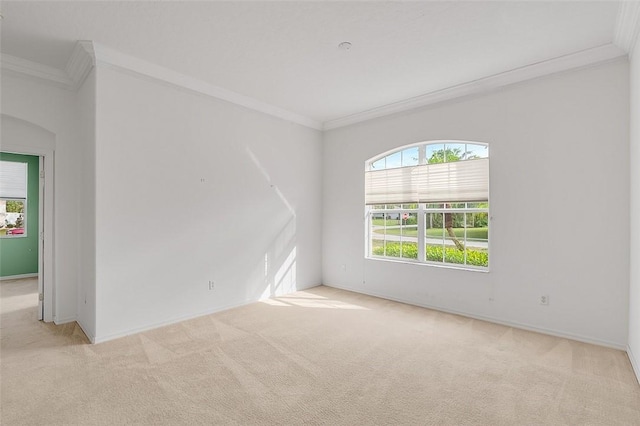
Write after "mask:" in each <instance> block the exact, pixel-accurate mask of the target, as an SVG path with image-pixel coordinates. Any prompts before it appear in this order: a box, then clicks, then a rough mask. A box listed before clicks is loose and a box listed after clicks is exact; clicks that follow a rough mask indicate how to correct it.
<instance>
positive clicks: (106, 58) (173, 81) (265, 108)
mask: <svg viewBox="0 0 640 426" xmlns="http://www.w3.org/2000/svg"><path fill="white" fill-rule="evenodd" d="M93 48H94V52H95V60H96V64H97V65H98V66H100V65H107V66H111V67H115V68H118V69H121V70H124V71H127V72H132V73H134V74H136V75H138V76H141V77H143V78H148V79H151V80H155V81H160V82H162V83H165V84H169V85H171V86H174V87H177V88H180V89H185V90H188V91H191V92H196V93H200V94H203V95H206V96H211V97H213V98H216V99H221V100H223V101H226V102H230V103H232V104H235V105H239V106H242V107H244V108H247V109H251V110H254V111H258V112H261V113H264V114H267V115H271V116H273V117H277V118H280V119H283V120H286V121H290V122H293V123H296V124H300V125H302V126H305V127H309V128H312V129H316V130H322V123H320V122H319V121H316V120H313V119H311V118H309V117H305V116H303V115H299V114H296V113H293V112H291V111H287V110H285V109H282V108H278V107H276V106H273V105H270V104H268V103H266V102H262V101H259V100H257V99H254V98H252V97H249V96H245V95H241V94H239V93H236V92H233V91H231V90H227V89H224V88H222V87H219V86H214V85H212V84H209V83H205V82H204V81H202V80H198V79H196V78H193V77H190V76H187V75H185V74H182V73H179V72H177V71H173V70H171V69H169V68H165V67H163V66H160V65H156V64H154V63H151V62H147V61H145V60H142V59H139V58H136V57H133V56H129V55H126V54H124V53H121V52H119V51H117V50H114V49H111V48H108V47H106V46H103V45H101V44H97V43H93Z"/></svg>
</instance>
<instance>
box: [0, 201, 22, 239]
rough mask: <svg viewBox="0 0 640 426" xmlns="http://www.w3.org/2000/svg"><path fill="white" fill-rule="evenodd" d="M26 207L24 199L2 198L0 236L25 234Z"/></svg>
mask: <svg viewBox="0 0 640 426" xmlns="http://www.w3.org/2000/svg"><path fill="white" fill-rule="evenodd" d="M25 207H26V206H25V202H24V200H0V236H3V237H5V236H6V237H16V236H20V237H24V236H25V234H26V219H25V218H26V214H25V213H26V212H25Z"/></svg>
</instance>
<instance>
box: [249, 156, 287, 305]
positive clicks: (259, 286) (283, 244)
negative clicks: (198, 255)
mask: <svg viewBox="0 0 640 426" xmlns="http://www.w3.org/2000/svg"><path fill="white" fill-rule="evenodd" d="M246 152H247V155H248V157H249V158H250V159H251V161H252V162H253V163H254V165H255V166H256V168H257V169H258V170H259V171H260V173H261V174H262V176H263V177H264V179H265V180H266V182H267V183H268V184H269V186H270V188H271V189H272V190H273V191H274V193H275V194H276V195H277V197H278V198H279V200H280V202H281V203H282V204H283V206H284V207H285V208H286V209H287V212H286V216H287V217H288V220H287V221H286V223H285V225H284V226H282V228H281V229H280V231H279V232H278V233H277V234H276V235H275V236H274V237H273V238H272V239H271V243H270V244H269V245H268V247H267V248H266V249H265V251H264V254H263V255H262V256H261V257H260V258H259V259H254V260H253V261H252V262H251V265H254V266H253V267H252V268H251V269H250V270H251V273H250V276H249V277H248V279H247V283H248V286H247V289H248V290H247V293H248V294H247V295H246V296H247V298H248V299H253V300H255V299H265V298H269V297H274V296H278V295H283V294H287V293H291V292H294V291H296V290H297V270H296V260H297V246H296V235H297V234H296V231H297V221H296V211H295V209H294V208H293V207H292V205H291V203H290V202H289V201H288V200H287V198H286V197H285V196H284V194H283V193H282V191H281V190H280V189H279V188H278V186H277V185H275V184H274V183H273V182H272V180H271V177H270V175H269V173H268V172H267V170H266V169H265V167H264V166H263V165H262V164H261V163H260V160H258V158H257V156H256V155H255V154H254V153H253V151H251V149H250V148H249V147H247V148H246Z"/></svg>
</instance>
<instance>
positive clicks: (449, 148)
mask: <svg viewBox="0 0 640 426" xmlns="http://www.w3.org/2000/svg"><path fill="white" fill-rule="evenodd" d="M444 149H445V153H446V154H447V155H446V161H447V163H452V162H454V161H460V160H464V159H465V149H466V148H465V144H463V143H448V144H445V148H444Z"/></svg>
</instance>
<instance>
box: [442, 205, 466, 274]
mask: <svg viewBox="0 0 640 426" xmlns="http://www.w3.org/2000/svg"><path fill="white" fill-rule="evenodd" d="M444 227H445V237H444V241H445V253H444V261H445V262H447V263H455V264H464V261H465V259H464V254H465V253H464V249H465V227H464V213H445V214H444Z"/></svg>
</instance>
